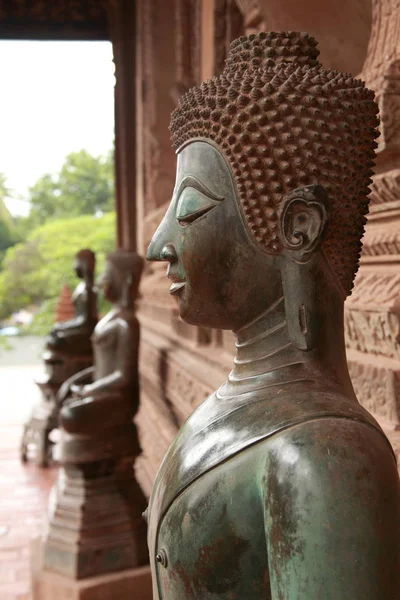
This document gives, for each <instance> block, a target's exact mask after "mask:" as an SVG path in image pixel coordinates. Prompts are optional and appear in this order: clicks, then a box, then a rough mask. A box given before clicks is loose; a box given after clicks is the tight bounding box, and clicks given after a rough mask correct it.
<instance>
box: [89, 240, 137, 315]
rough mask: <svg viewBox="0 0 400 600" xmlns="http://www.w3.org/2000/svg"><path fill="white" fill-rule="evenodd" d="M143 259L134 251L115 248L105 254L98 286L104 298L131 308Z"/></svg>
mask: <svg viewBox="0 0 400 600" xmlns="http://www.w3.org/2000/svg"><path fill="white" fill-rule="evenodd" d="M142 269H143V259H142V258H141V257H140V256H139V255H138V254H136V252H127V251H125V250H115V252H111V253H110V254H108V255H107V257H106V261H105V264H104V269H103V272H102V273H101V275H100V277H99V281H98V283H99V286H100V287H101V289H102V291H103V295H104V297H105V299H106V300H108V301H109V302H112V303H113V304H117V303H118V304H120V305H121V306H122V307H123V308H128V309H130V308H132V307H133V304H134V301H135V299H136V297H137V293H138V288H139V282H140V277H141V274H142Z"/></svg>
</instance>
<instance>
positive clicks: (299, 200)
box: [278, 185, 328, 262]
mask: <svg viewBox="0 0 400 600" xmlns="http://www.w3.org/2000/svg"><path fill="white" fill-rule="evenodd" d="M326 206H327V193H326V191H325V189H324V188H323V187H322V186H320V185H308V186H306V187H302V188H297V189H296V190H293V191H292V192H290V193H289V194H287V195H286V196H285V197H284V199H283V201H282V202H281V205H280V207H279V211H278V218H279V225H280V236H281V242H282V245H283V248H284V249H283V252H282V253H283V254H284V255H285V256H286V257H288V258H289V257H292V258H293V259H294V260H296V261H298V262H306V261H307V260H308V259H309V258H310V256H311V254H312V253H313V251H314V250H315V248H316V247H317V246H318V245H319V243H320V241H321V238H322V234H323V231H324V228H325V224H326V221H327V218H328V214H327V209H326Z"/></svg>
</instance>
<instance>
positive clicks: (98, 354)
mask: <svg viewBox="0 0 400 600" xmlns="http://www.w3.org/2000/svg"><path fill="white" fill-rule="evenodd" d="M121 318H122V319H123V320H121ZM125 318H126V315H124V316H121V315H120V314H119V312H112V313H109V314H107V315H106V316H105V317H104V318H103V319H102V320H101V321H99V323H98V324H97V325H96V327H95V329H94V332H93V335H92V345H93V355H94V364H95V375H94V379H96V380H97V379H101V378H102V377H106V376H107V375H109V374H110V373H113V372H114V371H115V370H116V369H117V366H118V364H117V362H118V358H117V357H118V347H119V343H120V334H121V329H122V328H126V327H127V326H128V323H127V322H126V320H125Z"/></svg>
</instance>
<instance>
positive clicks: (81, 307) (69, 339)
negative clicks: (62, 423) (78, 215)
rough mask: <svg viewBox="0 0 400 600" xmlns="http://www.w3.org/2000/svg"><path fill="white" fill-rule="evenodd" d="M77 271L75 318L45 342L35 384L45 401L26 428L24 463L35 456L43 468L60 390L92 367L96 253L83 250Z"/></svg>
mask: <svg viewBox="0 0 400 600" xmlns="http://www.w3.org/2000/svg"><path fill="white" fill-rule="evenodd" d="M74 269H75V272H76V275H77V276H78V277H79V279H81V280H82V281H81V282H80V283H79V284H78V286H77V287H76V289H75V291H74V294H73V296H72V300H73V303H74V308H75V313H76V315H75V318H74V319H71V320H70V321H64V322H63V323H56V324H55V325H54V326H53V327H52V329H51V331H50V333H49V335H48V336H47V337H46V339H45V350H44V353H43V362H44V373H43V375H42V376H41V377H39V378H38V379H37V380H36V381H35V383H36V384H37V385H38V386H39V388H40V391H41V395H42V401H41V402H40V404H39V405H38V406H35V407H34V409H33V411H32V414H31V416H30V418H29V420H28V422H27V423H26V424H25V427H24V433H23V436H22V442H21V458H22V460H24V461H26V460H27V459H28V458H30V457H31V456H33V458H34V460H35V462H36V463H37V464H38V465H40V466H43V467H44V466H47V465H48V464H49V462H50V461H51V460H52V447H53V444H52V442H51V440H50V437H49V435H50V433H51V431H52V430H53V429H54V428H55V427H57V420H58V409H59V404H58V402H57V393H58V391H59V389H60V386H61V385H62V384H63V383H64V381H65V380H66V379H68V378H69V377H71V376H72V375H74V374H75V373H78V372H79V371H81V370H82V369H86V368H88V367H90V366H92V365H93V352H92V344H91V336H92V333H93V330H94V328H95V326H96V323H97V294H96V291H95V289H94V285H93V278H94V270H95V254H94V252H92V251H91V250H88V249H85V250H80V251H79V252H78V253H77V254H76V256H75V259H74Z"/></svg>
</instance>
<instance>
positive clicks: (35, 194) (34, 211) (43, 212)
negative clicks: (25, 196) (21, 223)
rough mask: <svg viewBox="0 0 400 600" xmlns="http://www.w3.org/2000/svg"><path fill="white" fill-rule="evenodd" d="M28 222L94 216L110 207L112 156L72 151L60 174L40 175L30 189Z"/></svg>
mask: <svg viewBox="0 0 400 600" xmlns="http://www.w3.org/2000/svg"><path fill="white" fill-rule="evenodd" d="M29 196H30V203H31V211H30V214H29V217H28V221H29V222H30V223H31V224H32V225H34V226H35V225H39V224H42V223H44V222H45V221H46V220H48V219H59V218H65V217H77V216H79V215H85V214H89V215H95V214H99V213H105V212H109V211H112V210H113V206H114V178H113V156H112V153H111V152H109V153H108V155H107V156H92V155H91V154H89V152H87V151H86V150H80V151H79V152H71V153H70V154H68V156H67V157H66V158H65V162H64V164H63V166H62V167H61V170H60V172H59V173H57V174H55V175H52V174H46V175H43V176H42V177H41V178H40V179H39V180H38V181H37V182H36V183H35V184H34V185H33V186H32V187H31V188H30V190H29Z"/></svg>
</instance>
